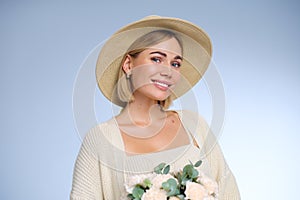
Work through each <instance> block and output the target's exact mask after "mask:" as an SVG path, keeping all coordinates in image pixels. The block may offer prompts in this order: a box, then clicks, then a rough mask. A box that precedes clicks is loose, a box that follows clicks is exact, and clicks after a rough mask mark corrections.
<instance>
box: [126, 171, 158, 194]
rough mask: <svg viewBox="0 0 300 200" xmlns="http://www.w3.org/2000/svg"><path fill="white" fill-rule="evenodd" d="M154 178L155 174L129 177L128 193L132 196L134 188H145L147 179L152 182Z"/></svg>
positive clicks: (127, 181) (127, 182)
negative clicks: (139, 186)
mask: <svg viewBox="0 0 300 200" xmlns="http://www.w3.org/2000/svg"><path fill="white" fill-rule="evenodd" d="M153 176H154V174H138V175H133V176H129V177H128V178H127V180H126V183H125V189H126V192H128V193H129V194H131V193H132V191H133V189H134V187H135V186H136V185H138V184H139V185H142V186H145V185H144V180H145V179H149V180H151V179H152V177H153Z"/></svg>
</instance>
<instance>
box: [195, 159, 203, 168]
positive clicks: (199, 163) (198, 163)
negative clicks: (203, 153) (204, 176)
mask: <svg viewBox="0 0 300 200" xmlns="http://www.w3.org/2000/svg"><path fill="white" fill-rule="evenodd" d="M201 164H202V160H199V161H197V162H196V163H195V165H194V166H195V167H199V166H200V165H201Z"/></svg>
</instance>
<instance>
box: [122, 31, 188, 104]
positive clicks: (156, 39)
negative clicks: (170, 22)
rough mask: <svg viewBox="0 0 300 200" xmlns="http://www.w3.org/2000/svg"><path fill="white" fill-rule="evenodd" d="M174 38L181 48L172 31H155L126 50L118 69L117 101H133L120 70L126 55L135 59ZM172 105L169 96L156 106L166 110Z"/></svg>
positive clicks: (128, 79)
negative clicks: (149, 49) (151, 48)
mask: <svg viewBox="0 0 300 200" xmlns="http://www.w3.org/2000/svg"><path fill="white" fill-rule="evenodd" d="M171 38H175V39H176V40H177V42H178V44H179V46H180V47H181V49H183V48H182V41H181V39H180V38H179V36H178V35H177V34H175V33H174V32H172V31H169V30H163V29H162V30H155V31H152V32H149V33H147V34H145V35H143V36H141V37H139V38H138V39H137V40H135V41H134V42H133V43H132V44H131V46H130V47H129V48H128V50H127V53H125V55H124V57H123V59H122V62H121V65H120V69H119V78H118V79H119V81H118V83H117V95H118V97H119V99H120V100H121V101H122V102H124V103H129V102H132V101H134V97H133V95H132V94H133V90H132V85H131V79H130V78H126V74H125V72H124V70H123V69H122V67H121V66H122V65H123V63H124V61H125V59H126V56H127V55H130V56H131V57H133V58H136V57H137V56H138V55H139V54H140V53H141V52H143V51H144V50H145V49H147V48H149V47H151V46H154V45H156V44H159V43H161V42H164V41H166V40H168V39H171ZM171 103H172V99H171V96H169V97H168V98H167V99H166V100H164V101H158V104H159V105H160V106H161V107H162V108H163V109H167V108H168V107H169V106H170V105H171Z"/></svg>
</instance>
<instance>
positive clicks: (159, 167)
mask: <svg viewBox="0 0 300 200" xmlns="http://www.w3.org/2000/svg"><path fill="white" fill-rule="evenodd" d="M165 166H166V163H160V164H159V165H158V166H156V167H155V168H154V172H155V173H156V174H161V173H162V169H163V168H164V167H165Z"/></svg>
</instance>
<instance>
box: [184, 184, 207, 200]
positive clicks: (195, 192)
mask: <svg viewBox="0 0 300 200" xmlns="http://www.w3.org/2000/svg"><path fill="white" fill-rule="evenodd" d="M184 193H185V196H186V197H185V199H189V200H203V199H204V198H205V197H207V196H208V193H207V191H206V189H205V188H204V187H203V186H202V185H201V184H198V183H195V182H190V181H188V182H187V183H186V189H185V191H184Z"/></svg>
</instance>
